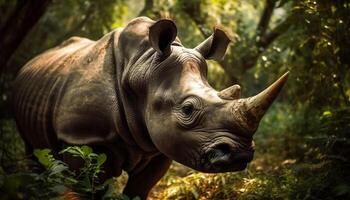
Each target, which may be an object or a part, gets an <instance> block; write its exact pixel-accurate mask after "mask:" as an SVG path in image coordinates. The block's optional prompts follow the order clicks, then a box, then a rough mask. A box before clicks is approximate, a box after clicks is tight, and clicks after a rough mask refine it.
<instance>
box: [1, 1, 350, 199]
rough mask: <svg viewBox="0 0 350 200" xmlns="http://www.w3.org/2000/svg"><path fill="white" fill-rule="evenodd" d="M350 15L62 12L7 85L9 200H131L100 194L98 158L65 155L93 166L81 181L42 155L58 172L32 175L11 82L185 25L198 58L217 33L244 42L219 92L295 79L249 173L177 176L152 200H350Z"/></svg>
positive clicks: (226, 10) (319, 8) (213, 72)
mask: <svg viewBox="0 0 350 200" xmlns="http://www.w3.org/2000/svg"><path fill="white" fill-rule="evenodd" d="M13 7H15V3H14V1H2V0H0V11H1V13H3V14H2V16H4V17H2V18H1V19H0V25H1V24H2V23H3V21H5V20H6V17H8V16H7V15H8V14H7V13H9V11H10V10H11V9H12V8H13ZM349 11H350V3H349V2H348V1H344V0H337V1H326V0H299V1H292V0H264V1H257V0H238V1H223V0H204V1H199V0H145V1H144V2H139V1H136V0H131V1H124V0H103V1H92V0H77V1H75V0H74V1H73V0H69V1H59V0H53V1H52V4H51V5H50V6H49V7H48V11H47V12H46V14H45V15H44V16H43V17H42V18H41V19H40V21H39V23H38V24H37V25H36V26H35V27H34V28H33V30H32V31H31V33H30V34H29V35H27V37H26V39H25V40H24V41H23V43H22V45H21V47H20V48H19V49H18V50H17V52H16V53H15V54H14V55H13V56H12V60H11V61H10V62H9V64H8V68H7V69H5V71H3V72H2V74H1V77H0V84H1V85H0V86H1V96H0V110H1V114H0V117H1V119H0V125H1V126H0V131H1V134H0V149H1V150H0V158H1V159H0V161H1V170H0V172H1V174H2V179H1V181H0V184H1V186H2V190H1V192H3V191H6V193H2V194H9V195H16V197H18V198H20V197H22V198H26V197H27V196H23V195H25V193H23V191H26V194H30V195H33V196H35V197H38V198H41V197H44V196H45V197H48V198H51V197H53V196H57V194H58V193H62V192H66V193H65V194H67V193H69V194H71V195H76V194H79V195H82V196H84V195H85V196H91V195H99V194H100V193H104V192H105V194H106V193H108V194H111V196H110V197H108V198H110V199H113V198H126V197H120V196H118V192H115V191H114V190H116V188H115V185H114V180H110V182H106V183H103V184H102V183H99V182H96V177H97V176H98V175H99V174H101V173H103V169H102V168H101V166H100V165H98V164H97V163H99V162H102V161H103V160H104V158H103V156H100V157H99V155H98V154H94V153H93V152H92V151H91V149H89V148H87V147H84V148H83V147H81V148H78V147H70V148H68V149H66V150H65V151H64V152H65V153H66V154H72V155H74V156H75V157H77V158H81V159H83V160H84V163H85V165H84V167H83V168H82V169H81V170H79V171H72V170H70V169H69V168H68V167H67V165H66V164H65V163H63V162H62V161H59V160H57V159H55V158H54V157H53V156H52V155H51V154H50V153H49V152H48V151H47V150H43V151H36V154H37V156H38V157H39V160H41V163H42V164H44V165H45V166H46V170H45V171H44V172H43V173H33V172H28V168H31V163H30V164H28V163H27V162H26V159H25V157H24V148H23V142H22V141H21V139H20V137H19V136H18V134H17V133H16V132H17V131H16V130H15V129H16V128H15V124H14V122H13V119H12V112H11V110H10V107H11V106H10V101H11V98H10V96H11V94H10V93H11V81H12V80H13V79H14V77H15V74H16V72H17V71H18V70H19V69H20V67H21V66H23V64H24V63H26V62H27V61H28V60H29V59H30V58H32V57H33V56H35V55H37V54H38V53H40V52H42V51H44V50H46V49H48V48H51V47H53V46H55V45H57V44H59V43H60V42H62V41H64V40H66V39H68V38H69V37H71V36H73V35H79V36H83V37H88V38H91V39H98V38H100V37H101V36H102V35H103V34H105V33H107V32H109V31H111V30H113V29H114V28H118V27H122V26H124V25H125V24H126V23H127V21H128V20H130V19H132V18H134V17H136V16H139V15H147V16H149V17H152V18H153V19H157V18H159V17H167V18H172V19H174V20H175V21H176V24H177V26H178V29H179V30H178V34H179V38H180V39H181V41H182V43H183V44H184V46H186V47H191V48H192V47H195V46H196V45H198V44H199V43H200V42H201V41H203V40H204V39H205V38H206V37H208V36H209V35H210V34H211V33H212V28H213V27H214V26H215V25H219V24H220V26H222V28H224V29H225V31H226V32H227V33H228V34H229V35H230V37H231V39H232V40H233V41H234V42H233V44H232V45H231V48H230V49H229V50H228V51H227V55H226V58H225V60H223V61H221V62H214V61H210V62H209V63H208V65H209V73H208V74H209V76H208V79H209V82H210V84H211V85H212V86H213V87H214V88H216V89H223V88H225V87H227V86H229V85H230V84H232V83H239V84H240V85H242V90H243V94H244V96H249V95H253V94H256V93H257V92H258V91H260V90H262V89H263V88H264V87H265V86H266V85H268V83H271V82H272V81H274V80H276V78H277V77H278V76H280V75H281V74H282V73H284V72H285V71H288V70H289V71H290V78H289V80H288V83H287V85H286V86H285V88H284V89H283V92H282V94H281V95H280V97H279V99H278V102H276V103H275V104H274V105H273V107H272V108H271V109H270V110H269V112H268V113H267V115H266V116H265V117H264V119H263V121H262V122H261V124H260V128H259V130H258V132H257V134H256V135H255V140H256V149H257V152H256V155H255V159H254V160H253V162H252V163H251V164H250V166H249V168H248V170H247V171H244V172H241V173H225V174H216V175H214V174H202V173H198V172H194V171H191V170H188V169H186V168H184V167H183V166H179V165H178V164H173V165H172V168H171V169H170V170H169V172H168V173H167V175H166V176H165V177H164V178H163V179H162V180H161V182H160V183H159V184H158V185H157V187H156V188H155V189H154V191H153V192H152V193H151V198H153V199H232V198H236V199H350V197H349V195H350V192H349V191H350V185H349V183H348V180H350V175H349V168H350V166H349V163H350V158H349V155H350V152H349V150H350V147H349V135H350V134H349V130H350V110H349V109H350V64H349V63H350V62H349V55H350V52H349V51H350V48H349V46H350V39H349V38H350V36H349V34H350V31H349V27H350V26H349V25H350V17H349ZM98 159H99V160H100V161H98ZM63 177H68V178H69V179H67V180H66V179H63ZM70 189H73V190H72V191H71V190H70ZM117 189H118V188H117ZM18 191H19V192H18ZM38 191H40V192H38ZM115 194H117V196H115ZM18 195H19V196H18ZM21 195H22V196H21ZM38 195H39V196H38ZM40 195H41V196H40ZM50 195H51V196H50ZM107 196H108V195H107ZM107 196H105V198H107ZM4 198H7V197H6V196H5V197H4ZM8 198H10V197H8Z"/></svg>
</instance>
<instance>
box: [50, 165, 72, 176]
mask: <svg viewBox="0 0 350 200" xmlns="http://www.w3.org/2000/svg"><path fill="white" fill-rule="evenodd" d="M66 170H68V167H67V166H66V165H63V164H58V165H54V166H53V167H52V168H51V169H50V171H51V173H50V176H52V175H55V174H58V173H62V172H63V171H66Z"/></svg>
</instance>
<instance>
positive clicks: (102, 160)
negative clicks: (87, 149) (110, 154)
mask: <svg viewBox="0 0 350 200" xmlns="http://www.w3.org/2000/svg"><path fill="white" fill-rule="evenodd" d="M106 160H107V156H106V154H104V153H102V154H99V155H98V156H97V166H98V167H100V166H101V165H102V164H103V163H105V162H106Z"/></svg>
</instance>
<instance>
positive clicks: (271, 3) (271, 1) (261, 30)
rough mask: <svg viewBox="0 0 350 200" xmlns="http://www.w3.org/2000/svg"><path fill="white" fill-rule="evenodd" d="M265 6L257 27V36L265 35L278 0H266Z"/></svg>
mask: <svg viewBox="0 0 350 200" xmlns="http://www.w3.org/2000/svg"><path fill="white" fill-rule="evenodd" d="M265 2H266V3H265V7H264V10H263V12H262V15H261V17H260V20H259V23H258V26H257V29H256V36H257V37H259V38H261V37H262V36H264V35H265V33H266V31H267V29H268V27H269V24H270V21H271V17H272V14H273V11H274V9H275V5H276V1H275V0H266V1H265Z"/></svg>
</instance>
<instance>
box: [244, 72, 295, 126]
mask: <svg viewBox="0 0 350 200" xmlns="http://www.w3.org/2000/svg"><path fill="white" fill-rule="evenodd" d="M288 74H289V72H286V73H285V74H283V75H282V76H281V77H280V78H279V79H278V80H277V81H275V82H274V83H273V84H271V85H270V86H269V87H268V88H266V89H265V90H264V91H262V92H260V93H259V94H257V95H255V96H253V97H250V98H248V99H247V100H246V111H247V112H248V113H247V115H248V116H249V118H250V117H253V118H254V119H252V120H253V121H255V123H259V121H260V120H261V118H262V117H263V116H264V114H265V113H266V111H267V109H268V108H269V107H270V105H271V104H272V102H273V101H274V100H275V99H276V97H277V96H278V94H279V92H280V91H281V89H282V87H283V85H284V84H285V83H286V81H287V79H288Z"/></svg>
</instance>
